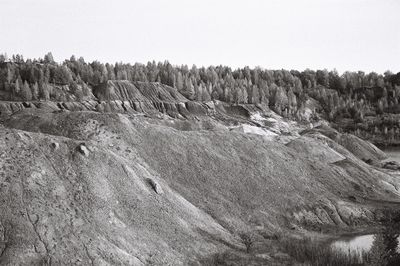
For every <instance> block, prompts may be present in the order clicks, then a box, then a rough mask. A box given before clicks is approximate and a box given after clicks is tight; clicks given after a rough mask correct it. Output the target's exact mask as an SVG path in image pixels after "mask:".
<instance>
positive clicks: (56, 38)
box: [0, 0, 400, 73]
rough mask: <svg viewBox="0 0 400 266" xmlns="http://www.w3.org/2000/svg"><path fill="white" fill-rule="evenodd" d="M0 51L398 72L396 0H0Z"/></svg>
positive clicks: (399, 45)
mask: <svg viewBox="0 0 400 266" xmlns="http://www.w3.org/2000/svg"><path fill="white" fill-rule="evenodd" d="M0 10H1V11H2V12H1V15H0V53H7V54H8V55H12V54H16V53H18V54H22V55H23V56H24V58H39V57H41V58H43V56H44V54H46V53H47V52H49V51H51V52H52V54H53V56H54V58H55V60H56V61H59V62H60V61H63V60H64V59H67V58H70V56H71V55H75V56H76V57H80V56H83V57H84V58H85V60H86V61H93V60H98V61H101V62H104V63H105V62H109V63H115V62H125V63H135V62H140V63H146V62H148V61H152V60H155V61H164V60H168V61H169V62H170V63H172V64H174V65H181V64H186V65H188V66H191V65H192V64H196V65H197V66H208V65H228V66H231V67H232V68H237V67H244V66H250V67H255V66H260V67H262V68H266V69H288V70H290V69H296V70H300V71H301V70H304V69H306V68H310V69H324V68H326V69H328V70H332V69H334V68H336V69H337V70H338V71H339V72H343V71H347V70H350V71H356V70H363V71H365V72H370V71H375V72H378V73H383V72H384V71H386V70H391V71H392V72H395V73H397V72H399V71H400V15H399V14H400V0H141V1H139V0H0Z"/></svg>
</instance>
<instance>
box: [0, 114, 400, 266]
mask: <svg viewBox="0 0 400 266" xmlns="http://www.w3.org/2000/svg"><path fill="white" fill-rule="evenodd" d="M221 115H223V116H224V117H223V119H222V118H218V116H216V118H212V117H203V118H201V117H199V118H198V119H197V120H179V119H171V118H168V119H162V120H160V119H159V118H150V117H144V116H142V115H129V114H112V113H109V114H102V113H96V112H49V111H46V110H40V109H32V110H30V109H25V110H23V111H20V112H18V113H15V114H14V115H13V116H12V117H11V118H10V119H8V120H7V121H5V122H4V127H0V136H1V138H0V141H1V142H0V147H1V153H0V165H1V170H0V202H1V203H2V204H1V205H0V213H1V214H2V215H1V216H0V229H1V230H0V232H2V234H0V251H1V252H0V254H1V256H0V264H4V265H15V264H25V265H32V264H40V263H43V262H47V263H51V264H54V265H59V264H68V265H70V264H76V265H79V264H82V265H87V264H90V263H92V264H94V265H108V264H112V265H127V264H130V265H140V264H155V265H179V264H188V263H189V262H194V261H197V260H200V259H201V258H204V257H208V256H211V255H212V254H214V253H219V252H223V251H224V250H228V249H231V250H232V249H233V250H244V248H245V247H244V245H243V243H242V242H241V240H240V237H239V235H240V234H242V233H250V232H252V233H254V234H258V235H260V236H261V235H262V236H264V237H268V236H272V235H274V234H275V233H277V232H279V231H282V230H283V231H286V230H292V229H295V230H294V231H292V232H294V233H296V232H297V233H304V232H306V230H310V229H316V228H322V227H326V226H331V227H336V228H337V227H343V228H346V227H349V226H353V225H357V224H372V223H373V222H374V221H375V218H376V208H377V207H376V205H372V204H369V200H387V201H398V196H397V194H398V192H397V188H398V187H399V182H398V181H397V180H396V179H394V178H393V177H391V176H389V175H387V174H385V173H382V172H380V171H379V170H378V169H373V168H372V167H371V166H369V165H367V164H365V163H364V162H363V161H362V160H360V159H362V158H359V157H360V156H359V154H357V153H356V154H355V155H354V154H353V153H350V152H349V151H348V150H347V149H346V148H345V147H344V146H342V145H340V144H339V143H342V144H346V143H347V142H340V141H337V139H335V138H334V137H332V136H331V135H332V132H330V131H329V132H327V131H326V130H325V131H324V130H322V131H321V130H319V129H316V130H312V131H308V132H306V134H305V135H303V136H302V137H299V135H298V134H297V133H296V134H297V136H298V137H299V138H298V137H293V136H296V134H294V133H293V136H292V137H290V138H285V140H286V141H283V142H284V143H286V142H288V141H290V140H291V139H294V140H292V141H291V142H289V143H288V144H286V145H285V144H283V143H281V142H282V141H281V142H279V141H276V139H272V138H266V137H265V136H263V135H262V134H261V135H259V134H257V132H256V134H254V132H253V131H250V132H248V133H245V132H246V131H245V132H237V131H234V130H229V127H228V126H229V124H230V123H231V122H232V120H229V119H228V116H230V117H231V118H230V119H233V118H232V113H231V114H230V115H229V114H228V113H227V111H226V110H225V112H224V113H222V114H221ZM260 115H261V118H263V119H261V118H260V117H259V116H260ZM270 115H271V114H270V113H268V112H265V113H262V112H261V114H260V113H258V116H256V118H257V119H254V115H252V116H250V119H248V123H250V124H251V123H263V121H268V117H271V116H270ZM235 117H236V118H235V119H238V121H242V120H241V119H243V118H240V117H239V118H238V117H237V115H236V114H235ZM251 118H253V119H251ZM278 118H279V117H274V119H275V121H276V119H278ZM221 119H222V120H221ZM255 120H257V121H255ZM278 124H279V123H278ZM288 127H289V129H290V125H289V124H288ZM299 128H300V127H292V129H296V130H297V129H299ZM258 130H270V132H278V133H280V134H277V135H278V136H279V135H282V133H281V132H280V131H279V130H283V129H279V128H277V127H276V125H274V124H273V123H271V122H270V123H265V124H262V125H261V127H260V128H259V129H258ZM324 134H325V135H324ZM327 136H331V137H332V138H329V137H327ZM335 140H336V141H335ZM338 142H339V143H338ZM56 143H57V144H56ZM352 144H353V143H352ZM80 145H84V146H85V148H87V150H88V151H89V152H88V154H86V155H85V154H83V153H81V152H80V151H81V150H80ZM358 145H361V146H362V147H370V144H366V143H364V142H363V141H361V140H359V141H358ZM353 146H354V145H352V146H351V147H353ZM358 150H359V149H358ZM368 151H370V152H371V154H375V155H374V156H379V151H377V152H376V153H374V151H373V149H370V148H369V149H368ZM356 155H357V156H359V157H357V156H356ZM154 184H157V186H158V188H160V187H161V190H162V193H161V192H160V191H158V192H159V193H160V194H158V193H157V192H156V191H155V189H154ZM354 199H356V202H355V201H354ZM271 255H273V254H271ZM271 260H272V261H274V257H273V256H272V257H271V258H268V260H267V261H264V263H265V262H269V263H271V262H272V261H271Z"/></svg>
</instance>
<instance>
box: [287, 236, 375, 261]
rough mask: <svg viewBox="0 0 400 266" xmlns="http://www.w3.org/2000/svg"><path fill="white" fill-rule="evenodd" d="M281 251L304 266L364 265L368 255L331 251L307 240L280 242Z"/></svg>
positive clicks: (329, 248)
mask: <svg viewBox="0 0 400 266" xmlns="http://www.w3.org/2000/svg"><path fill="white" fill-rule="evenodd" d="M280 242H281V245H282V247H283V249H284V250H285V252H287V253H288V254H289V255H290V256H291V257H293V258H294V259H295V260H296V261H297V262H300V263H304V264H306V265H315V266H322V265H329V266H353V265H364V264H363V261H366V259H368V253H358V252H349V253H348V254H346V253H342V252H341V251H338V250H334V249H332V248H331V247H330V246H329V245H323V244H321V243H319V242H315V241H312V240H311V239H309V238H304V239H292V238H290V239H289V238H285V239H283V240H281V241H280Z"/></svg>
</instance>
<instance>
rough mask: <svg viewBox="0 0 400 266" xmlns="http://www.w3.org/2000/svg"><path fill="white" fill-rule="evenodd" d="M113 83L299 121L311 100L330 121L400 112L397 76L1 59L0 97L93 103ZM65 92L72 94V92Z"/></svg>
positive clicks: (399, 77) (49, 57)
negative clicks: (163, 88) (138, 84)
mask: <svg viewBox="0 0 400 266" xmlns="http://www.w3.org/2000/svg"><path fill="white" fill-rule="evenodd" d="M108 80H129V81H142V82H160V83H162V84H165V85H169V86H172V87H175V88H176V89H177V90H178V91H179V92H180V93H181V94H183V95H184V96H186V97H187V98H188V99H191V100H196V101H210V100H221V101H225V102H228V103H236V104H246V103H250V104H259V103H262V104H267V105H269V106H270V107H271V108H272V109H274V110H275V111H276V112H278V113H279V114H281V115H284V116H287V117H295V116H296V111H297V110H298V108H299V107H301V105H302V104H304V102H305V101H306V100H307V99H308V98H309V97H312V98H314V99H316V100H318V101H319V102H320V103H321V106H322V107H323V109H324V111H325V113H326V114H327V117H328V118H329V119H331V120H333V119H336V118H347V117H348V118H353V119H356V120H362V119H363V117H364V115H366V114H377V113H378V114H379V113H384V112H387V113H400V108H399V107H398V101H399V97H400V72H399V73H397V74H393V73H391V72H389V71H387V72H385V73H384V74H383V75H381V74H377V73H375V72H371V73H368V74H366V73H364V72H362V71H358V72H345V73H343V74H342V75H339V74H338V72H337V71H336V70H333V71H328V70H326V69H324V70H317V71H314V70H309V69H307V70H304V71H302V72H299V71H296V70H291V71H288V70H283V69H282V70H266V69H262V68H259V67H256V68H253V69H251V68H249V67H245V68H241V69H235V70H232V69H231V68H230V67H227V66H210V67H208V68H205V67H201V68H197V67H196V66H192V67H191V68H189V67H188V66H186V65H184V66H173V65H171V64H170V63H169V62H167V61H166V62H163V63H161V62H159V63H156V62H154V61H153V62H149V63H147V64H140V63H136V64H134V65H131V64H123V63H116V64H114V65H113V64H109V63H106V64H103V63H100V62H98V61H94V62H92V63H88V62H85V60H84V59H83V58H82V57H81V58H79V59H76V58H75V57H74V56H72V57H71V58H70V59H69V60H65V61H64V62H63V63H61V64H59V63H56V62H55V61H54V59H53V56H52V54H51V53H48V54H46V55H45V56H44V59H33V60H31V59H28V60H24V58H23V57H22V56H21V55H13V56H12V57H11V58H10V59H9V58H7V56H6V55H0V100H7V101H32V100H34V101H38V100H53V101H75V100H77V101H80V100H84V99H87V98H90V96H91V94H92V92H91V91H92V90H91V88H93V87H95V86H97V85H99V84H101V83H104V82H106V81H108ZM67 92H68V93H67Z"/></svg>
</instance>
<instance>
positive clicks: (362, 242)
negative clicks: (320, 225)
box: [331, 146, 400, 253]
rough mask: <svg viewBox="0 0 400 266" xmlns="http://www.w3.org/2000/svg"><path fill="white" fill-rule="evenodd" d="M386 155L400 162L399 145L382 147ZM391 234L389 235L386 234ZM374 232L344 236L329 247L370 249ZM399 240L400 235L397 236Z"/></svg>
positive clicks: (336, 248)
mask: <svg viewBox="0 0 400 266" xmlns="http://www.w3.org/2000/svg"><path fill="white" fill-rule="evenodd" d="M382 150H383V151H384V152H385V153H386V154H387V155H388V157H389V158H388V159H387V160H389V161H390V160H392V161H397V162H399V163H400V147H399V146H396V147H387V148H384V149H382ZM388 236H391V235H388ZM374 237H375V235H374V234H366V235H357V236H346V237H342V238H340V239H338V240H336V241H334V242H332V243H331V247H332V248H333V249H335V250H338V251H341V252H343V253H349V252H350V253H353V252H355V253H363V252H368V251H370V250H371V248H372V245H373V243H374ZM397 242H398V243H399V242H400V237H397ZM397 252H399V253H400V245H397Z"/></svg>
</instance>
